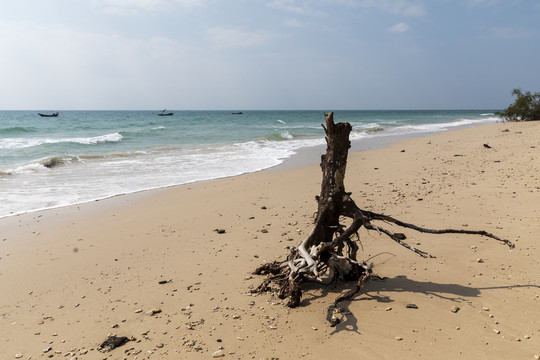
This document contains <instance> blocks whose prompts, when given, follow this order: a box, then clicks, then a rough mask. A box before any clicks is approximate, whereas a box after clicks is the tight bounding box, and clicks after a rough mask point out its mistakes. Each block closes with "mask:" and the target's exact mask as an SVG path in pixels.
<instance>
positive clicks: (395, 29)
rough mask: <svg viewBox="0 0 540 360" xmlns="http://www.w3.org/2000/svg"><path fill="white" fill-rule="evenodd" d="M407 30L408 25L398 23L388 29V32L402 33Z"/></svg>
mask: <svg viewBox="0 0 540 360" xmlns="http://www.w3.org/2000/svg"><path fill="white" fill-rule="evenodd" d="M409 29H410V26H409V25H407V24H405V23H399V24H396V25H394V26H392V27H391V28H390V29H388V31H390V32H393V33H404V32H406V31H407V30H409Z"/></svg>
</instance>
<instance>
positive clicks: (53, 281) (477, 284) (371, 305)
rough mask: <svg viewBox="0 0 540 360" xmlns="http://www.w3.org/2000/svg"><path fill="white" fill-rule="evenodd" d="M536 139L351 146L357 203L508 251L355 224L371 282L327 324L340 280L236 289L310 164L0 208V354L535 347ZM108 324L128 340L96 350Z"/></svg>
mask: <svg viewBox="0 0 540 360" xmlns="http://www.w3.org/2000/svg"><path fill="white" fill-rule="evenodd" d="M539 139H540V122H530V123H501V124H490V125H482V126H478V127H474V128H468V129H461V130H455V131H450V132H445V133H441V134H435V135H430V136H428V137H420V138H414V139H407V140H403V141H399V142H396V143H393V144H391V145H390V146H387V147H384V148H381V149H375V150H368V151H362V152H355V153H351V154H350V156H349V162H348V167H347V174H346V178H345V184H346V189H347V191H350V192H352V197H353V198H354V199H355V201H356V203H357V204H358V205H359V206H360V207H361V208H364V209H367V210H372V211H376V212H379V213H385V214H388V215H392V216H394V217H396V218H398V219H400V220H403V221H405V222H409V223H415V224H417V225H420V226H425V227H430V228H449V227H451V228H464V229H469V230H486V231H488V232H492V233H494V234H496V235H498V236H500V237H502V238H506V239H508V240H511V241H512V242H514V243H515V245H516V248H515V249H514V250H513V251H510V250H509V249H508V248H507V247H505V246H504V245H501V244H500V243H499V242H497V241H494V240H491V239H487V238H483V237H480V236H471V235H429V234H419V233H415V232H414V231H403V232H405V233H406V234H407V235H408V239H409V242H410V243H412V244H415V245H416V246H418V247H419V248H421V249H422V250H425V251H428V252H430V253H431V254H433V255H434V256H436V258H434V259H423V258H421V257H419V256H418V255H416V254H414V253H412V252H411V251H408V250H407V249H405V248H403V247H400V246H399V245H398V244H396V243H394V242H393V241H391V240H390V239H388V238H386V237H384V236H381V235H379V234H378V233H375V232H367V231H365V230H364V229H362V230H361V232H360V237H361V243H362V249H361V252H360V254H359V259H363V260H366V261H367V262H369V263H373V265H374V267H373V269H374V272H375V273H376V274H377V275H379V276H381V277H386V280H385V281H374V282H371V283H369V284H367V285H366V287H365V290H364V291H363V292H362V293H361V294H358V295H357V296H356V297H355V298H354V299H352V300H351V301H347V302H344V303H342V304H341V305H340V306H341V307H342V308H343V314H344V315H343V321H342V322H341V323H340V324H338V325H337V326H336V327H334V328H332V327H330V326H329V324H328V322H327V320H326V310H327V308H328V306H329V305H330V304H332V303H333V301H334V299H335V298H336V297H337V296H338V295H339V294H341V293H343V292H344V291H347V289H348V288H347V287H346V286H344V285H330V286H327V287H324V286H323V287H321V286H319V285H310V284H307V285H305V289H306V290H305V291H304V294H303V298H302V303H301V305H300V307H298V308H295V309H289V308H286V307H285V306H284V305H283V303H282V301H281V300H279V299H278V298H277V297H275V296H272V294H271V293H267V294H263V295H258V296H252V295H250V294H249V290H250V289H252V288H254V287H256V286H257V285H258V284H259V283H260V282H261V281H262V279H263V278H262V277H258V276H253V275H251V273H252V271H253V270H254V269H255V268H256V267H257V266H259V265H260V264H262V263H263V262H269V261H273V260H275V259H282V258H284V257H285V256H286V254H287V250H286V246H288V245H295V246H296V245H298V244H299V243H300V241H301V240H302V239H303V238H304V237H305V236H306V235H307V233H309V231H310V229H311V224H312V221H313V215H314V212H315V211H316V208H317V206H316V202H315V200H314V197H315V195H317V194H318V193H319V190H320V181H321V171H320V167H319V166H318V164H314V165H310V166H303V167H295V168H292V169H290V168H287V169H286V170H280V168H276V169H272V170H267V171H262V172H258V173H252V174H248V175H243V176H238V177H232V178H226V179H222V180H217V181H210V182H203V183H197V184H192V185H186V186H178V187H173V188H167V189H160V190H154V191H146V192H141V193H137V194H131V195H124V196H117V197H114V198H110V199H106V200H101V201H95V202H92V203H87V204H82V205H77V206H69V207H64V208H58V209H53V210H47V211H40V212H35V213H29V214H24V215H19V216H13V217H7V218H3V219H0V229H1V233H0V285H1V288H2V291H0V359H13V358H21V359H42V358H54V359H56V358H62V359H64V358H65V359H124V358H125V359H209V358H212V357H213V354H214V353H215V352H217V351H219V350H221V353H220V354H222V355H223V358H224V359H298V358H305V359H360V358H362V359H371V360H375V359H395V358H399V359H418V358H423V359H433V358H440V357H441V356H443V357H444V358H446V359H490V360H493V359H535V356H536V358H538V356H540V271H539V267H538V258H539V257H540V250H539V235H538V234H539V233H540V141H539ZM484 144H486V145H489V148H488V147H486V146H484ZM387 226H390V225H387ZM215 229H223V230H225V232H224V233H221V234H220V233H218V232H216V231H214V230H215ZM395 230H396V231H397V229H395ZM349 285H350V286H353V284H349ZM408 304H415V305H416V306H417V309H412V308H407V307H406V306H407V305H408ZM152 309H154V311H157V310H160V311H159V312H156V313H154V314H152V311H151V310H152ZM109 334H116V335H117V336H126V337H130V338H131V337H133V338H134V339H135V340H133V341H129V342H128V343H126V344H125V345H123V346H121V347H118V348H116V349H114V350H112V351H110V352H106V353H102V352H99V351H98V350H97V348H98V346H99V344H100V343H102V342H103V341H104V340H105V339H106V338H107V336H108V335H109Z"/></svg>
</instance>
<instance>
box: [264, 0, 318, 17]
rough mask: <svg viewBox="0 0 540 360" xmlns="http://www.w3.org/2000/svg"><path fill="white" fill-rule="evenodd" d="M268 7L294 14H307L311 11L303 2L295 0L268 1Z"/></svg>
mask: <svg viewBox="0 0 540 360" xmlns="http://www.w3.org/2000/svg"><path fill="white" fill-rule="evenodd" d="M268 7H271V8H274V9H277V10H281V11H286V12H290V13H294V14H307V13H309V12H310V11H311V10H310V8H309V7H308V5H307V4H306V3H305V2H298V1H296V0H273V1H271V2H270V3H268Z"/></svg>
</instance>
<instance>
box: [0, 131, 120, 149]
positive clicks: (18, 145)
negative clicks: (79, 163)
mask: <svg viewBox="0 0 540 360" xmlns="http://www.w3.org/2000/svg"><path fill="white" fill-rule="evenodd" d="M122 138H123V136H122V135H121V134H119V133H112V134H106V135H100V136H94V137H81V138H58V139H51V138H5V139H2V142H1V143H0V149H6V150H8V149H24V148H29V147H34V146H39V145H43V144H59V143H77V144H82V145H93V144H98V143H105V142H118V141H121V140H122Z"/></svg>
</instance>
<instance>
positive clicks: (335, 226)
mask: <svg viewBox="0 0 540 360" xmlns="http://www.w3.org/2000/svg"><path fill="white" fill-rule="evenodd" d="M325 120H326V126H324V125H323V128H324V130H325V133H326V143H327V149H326V154H325V155H323V156H322V158H321V168H322V172H323V179H322V183H321V192H320V194H319V196H317V197H316V200H317V203H318V209H317V215H316V218H315V222H314V226H313V229H312V231H311V232H310V234H309V235H308V236H307V237H306V238H305V239H304V240H303V241H302V242H301V243H300V244H299V246H298V248H295V247H290V248H289V249H290V252H289V255H288V257H287V260H285V261H282V262H278V261H274V262H272V263H268V264H263V265H261V266H260V267H259V268H257V269H256V270H255V272H254V274H256V275H267V278H266V279H265V280H264V281H263V282H262V284H261V285H260V286H259V287H258V288H257V289H254V290H252V292H254V293H262V292H265V291H269V290H271V287H270V285H271V284H272V283H274V284H276V285H277V287H278V290H277V294H278V297H279V298H280V299H285V298H287V299H288V302H287V306H289V307H292V308H294V307H296V306H298V305H300V301H301V297H302V290H301V286H300V285H301V284H302V283H303V282H305V281H314V282H318V283H321V284H327V283H329V282H332V281H338V280H340V281H355V282H356V285H355V288H354V289H353V290H351V291H350V292H349V293H347V294H343V295H340V296H339V297H338V298H337V299H336V300H335V301H334V305H333V308H334V310H335V306H336V304H338V303H339V302H341V301H345V300H349V299H351V298H352V297H354V296H355V295H356V294H358V293H359V292H360V291H361V290H362V287H363V285H364V284H365V283H366V282H368V281H369V280H370V279H371V278H372V277H376V276H375V275H373V274H372V270H371V268H369V267H368V266H367V264H365V263H364V262H359V261H358V260H357V258H356V256H357V252H358V249H359V248H358V244H357V242H359V239H360V238H359V235H358V231H359V230H360V228H362V227H364V228H365V229H367V230H375V231H377V232H379V233H381V234H385V235H387V236H388V237H389V238H390V239H392V240H394V241H395V242H397V243H398V244H399V245H401V246H403V247H405V248H407V249H409V250H411V251H413V252H414V253H416V254H418V255H420V256H422V257H424V258H432V257H434V256H432V255H431V254H430V253H428V252H426V251H423V250H420V249H418V248H416V247H414V246H412V245H410V244H407V243H406V242H405V241H404V240H406V238H407V237H406V236H405V234H403V233H397V232H396V233H394V232H391V231H389V230H387V229H385V228H383V227H381V226H379V225H377V224H373V223H372V222H374V221H380V222H383V223H387V224H394V225H397V226H399V227H402V228H406V229H411V230H415V231H418V232H421V233H429V234H470V235H481V236H485V237H488V238H491V239H494V240H497V241H500V242H501V243H503V244H505V245H507V246H508V247H509V248H510V249H513V248H514V244H512V242H510V241H509V240H505V239H501V238H499V237H497V236H495V235H493V234H490V233H488V232H486V231H483V230H480V231H473V230H459V229H458V230H456V229H443V230H435V229H427V228H422V227H419V226H416V225H413V224H408V223H405V222H403V221H400V220H398V219H395V218H393V217H391V216H388V215H383V214H377V213H374V212H371V211H366V210H361V209H360V208H359V207H358V206H357V205H356V203H355V202H354V201H353V200H352V198H351V197H350V195H351V193H347V192H345V187H344V183H343V181H344V178H345V170H346V164H347V155H348V150H349V147H350V142H349V133H350V131H351V129H352V128H351V125H350V124H348V123H338V124H334V120H333V113H330V114H325ZM342 217H345V218H349V219H351V223H350V225H349V226H348V227H346V226H344V225H343V224H341V223H340V219H341V218H342ZM353 237H356V238H357V239H358V240H354V239H353ZM326 274H327V275H328V276H327V279H326V281H325V280H323V279H322V276H323V275H326ZM330 311H331V309H329V316H328V318H329V321H330V322H331V324H332V326H335V325H336V324H337V322H338V320H337V318H336V317H335V316H334V314H333V313H332V312H330Z"/></svg>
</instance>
